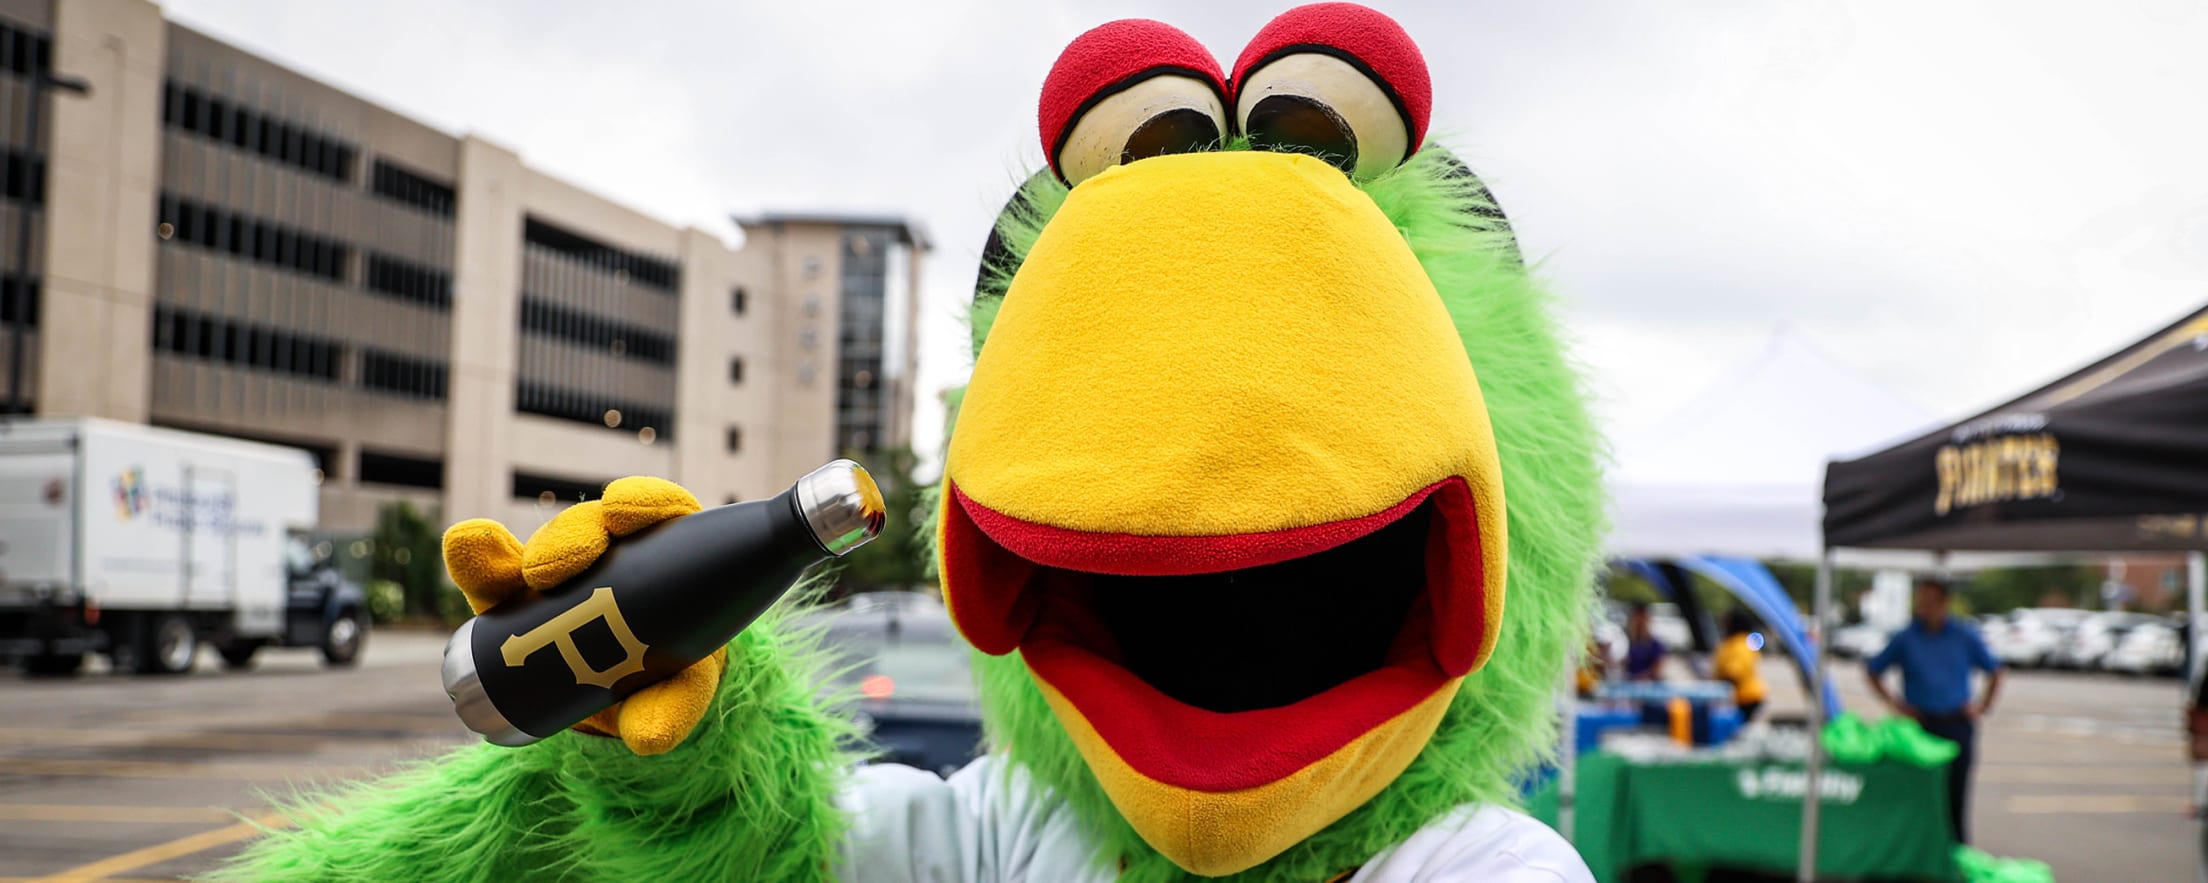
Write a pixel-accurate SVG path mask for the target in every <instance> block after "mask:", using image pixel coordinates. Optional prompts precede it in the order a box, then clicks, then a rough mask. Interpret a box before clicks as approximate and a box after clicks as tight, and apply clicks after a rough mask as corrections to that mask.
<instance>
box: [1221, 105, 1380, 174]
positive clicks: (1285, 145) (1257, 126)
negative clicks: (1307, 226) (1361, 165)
mask: <svg viewBox="0 0 2208 883" xmlns="http://www.w3.org/2000/svg"><path fill="white" fill-rule="evenodd" d="M1246 128H1248V129H1249V135H1250V146H1251V147H1255V148H1257V149H1259V150H1272V151H1278V152H1282V153H1308V154H1310V155H1312V156H1315V157H1318V158H1320V159H1323V160H1326V161H1327V162H1330V163H1333V164H1334V165H1335V166H1337V167H1339V168H1340V169H1341V170H1342V171H1345V172H1346V171H1349V170H1350V169H1354V168H1356V167H1357V135H1356V133H1354V132H1351V131H1350V129H1349V123H1347V122H1344V121H1343V120H1342V117H1341V115H1340V114H1337V113H1335V112H1334V108H1331V107H1328V106H1326V105H1325V104H1323V103H1320V102H1318V101H1314V100H1312V99H1309V98H1305V97H1304V96H1301V95H1267V96H1265V97H1264V98H1263V99H1260V100H1259V101H1258V102H1257V106H1256V107H1253V108H1250V119H1249V122H1248V123H1247V125H1246Z"/></svg>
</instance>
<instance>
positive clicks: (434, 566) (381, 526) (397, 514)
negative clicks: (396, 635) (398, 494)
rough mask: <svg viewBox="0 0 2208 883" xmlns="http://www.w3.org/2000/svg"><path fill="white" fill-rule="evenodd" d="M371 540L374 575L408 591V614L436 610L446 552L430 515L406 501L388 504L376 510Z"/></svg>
mask: <svg viewBox="0 0 2208 883" xmlns="http://www.w3.org/2000/svg"><path fill="white" fill-rule="evenodd" d="M369 543H370V545H371V546H373V551H371V552H370V562H371V563H370V566H369V570H370V574H371V576H372V577H373V578H375V579H379V580H390V581H392V582H395V583H398V584H399V586H400V587H401V588H402V589H403V590H404V591H405V593H406V611H407V612H408V613H436V612H437V610H438V600H439V599H438V594H439V592H441V591H442V590H443V586H444V573H445V568H444V552H443V547H442V546H441V545H440V542H439V538H438V534H437V528H436V527H435V526H434V525H432V524H431V523H430V520H429V518H428V517H427V516H425V515H423V514H422V513H420V512H418V511H415V509H414V504H412V503H409V502H406V501H404V500H401V501H399V502H396V503H388V504H385V505H384V507H383V508H382V509H380V510H378V511H377V512H376V530H375V533H373V534H371V535H370V536H369Z"/></svg>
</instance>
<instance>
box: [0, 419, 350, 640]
mask: <svg viewBox="0 0 2208 883" xmlns="http://www.w3.org/2000/svg"><path fill="white" fill-rule="evenodd" d="M319 481H320V476H319V475H318V474H317V473H316V471H315V466H314V460H313V458H312V457H311V456H309V455H308V454H307V453H306V452H305V451H300V450H296V449H292V448H285V447H278V446H275V445H265V444H259V443H256V442H248V441H241V440H238V439H233V438H225V437H222V436H215V435H202V434H199V433H192V432H181V431H177V430H170V429H158V428H153V427H147V426H139V425H136V424H129V423H117V422H111V421H105V420H90V419H79V420H24V421H8V422H0V659H13V660H15V661H16V662H17V663H18V664H20V665H22V666H23V667H24V669H25V670H26V671H29V672H31V673H34V674H49V675H51V674H68V673H72V672H74V671H76V670H77V669H78V667H79V666H81V665H82V664H83V662H84V657H85V655H86V654H88V653H105V654H107V655H108V657H109V659H110V660H111V661H112V662H113V663H114V665H115V668H116V669H117V670H119V671H133V672H138V673H144V674H173V673H178V672H183V671H187V670H189V669H190V668H191V667H192V662H193V660H194V659H195V658H196V656H197V654H198V650H199V647H200V646H201V645H203V644H207V645H212V646H214V647H215V649H216V650H217V651H218V652H219V653H220V655H221V656H222V659H223V661H224V662H225V663H226V664H228V665H230V666H233V667H243V666H246V665H249V664H251V662H252V659H253V655H254V654H255V653H256V652H258V651H259V650H260V649H261V648H263V647H268V646H304V647H317V648H320V649H321V651H322V654H323V657H324V659H325V660H327V661H328V662H329V663H330V664H332V665H349V664H352V663H353V662H354V661H355V660H357V659H358V658H359V655H360V650H361V647H362V645H363V643H364V642H365V641H366V639H367V635H368V610H367V604H366V600H365V596H364V593H363V592H361V590H360V588H359V587H358V586H356V585H353V584H352V583H351V582H349V581H347V580H345V579H343V578H342V577H340V576H339V575H338V574H337V572H336V571H335V570H334V569H333V568H331V567H329V566H327V565H326V564H324V563H323V562H322V561H321V560H320V556H317V555H316V554H315V551H314V550H313V548H312V547H311V546H310V545H309V544H308V543H307V542H306V539H305V537H304V532H305V531H307V530H309V529H312V528H313V527H314V524H315V510H316V503H317V493H318V492H317V487H316V486H317V484H318V483H319Z"/></svg>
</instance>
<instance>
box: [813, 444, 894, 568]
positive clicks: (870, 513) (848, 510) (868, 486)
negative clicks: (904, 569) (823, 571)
mask: <svg viewBox="0 0 2208 883" xmlns="http://www.w3.org/2000/svg"><path fill="white" fill-rule="evenodd" d="M797 511H798V514H800V515H803V516H804V517H805V525H806V526H807V527H810V528H812V529H813V539H816V540H819V541H820V547H821V548H823V549H826V550H828V554H830V555H834V556H836V557H838V558H841V557H843V556H844V555H846V554H849V553H850V552H851V550H852V549H856V548H858V547H860V546H864V545H866V544H867V541H869V540H872V539H874V538H875V537H877V536H880V535H881V533H882V523H883V521H885V520H886V519H887V518H888V517H889V507H888V506H885V505H883V504H882V490H881V488H878V487H875V486H874V477H873V476H871V475H868V474H866V470H865V469H863V468H861V467H860V466H859V464H857V463H853V462H851V461H849V460H837V461H834V462H832V463H829V464H828V465H826V466H822V467H820V468H819V469H815V470H813V471H812V472H810V473H807V474H806V476H805V477H804V478H800V479H798V480H797Z"/></svg>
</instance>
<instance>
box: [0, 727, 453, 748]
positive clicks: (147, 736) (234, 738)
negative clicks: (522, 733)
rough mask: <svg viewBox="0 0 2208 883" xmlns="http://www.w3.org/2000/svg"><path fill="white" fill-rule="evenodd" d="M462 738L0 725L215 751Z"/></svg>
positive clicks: (34, 740)
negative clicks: (185, 731)
mask: <svg viewBox="0 0 2208 883" xmlns="http://www.w3.org/2000/svg"><path fill="white" fill-rule="evenodd" d="M439 741H450V742H455V743H456V742H458V741H460V734H458V733H455V734H453V738H452V739H450V740H439V739H437V738H436V737H435V736H433V735H430V734H428V733H423V734H421V735H418V736H397V737H392V736H312V735H303V734H299V733H221V732H200V733H176V732H162V731H157V730H118V729H113V728H104V729H67V728H61V727H0V745H9V746H14V745H67V746H70V747H73V748H93V747H109V746H117V745H126V746H134V747H145V748H205V749H212V750H218V751H284V752H306V751H315V750H317V749H322V748H348V749H384V748H390V747H392V746H395V745H397V746H404V745H415V744H425V745H427V744H436V743H437V742H439Z"/></svg>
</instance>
